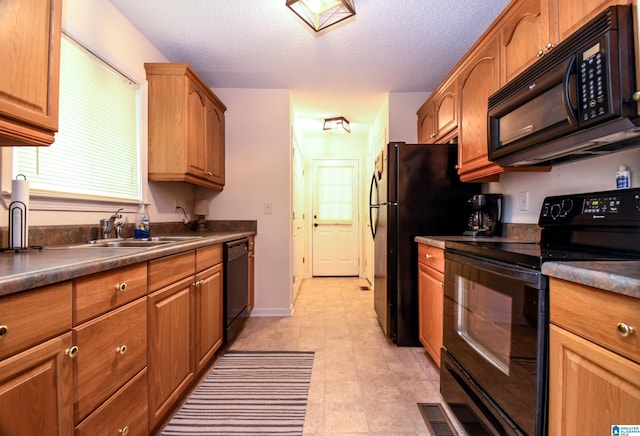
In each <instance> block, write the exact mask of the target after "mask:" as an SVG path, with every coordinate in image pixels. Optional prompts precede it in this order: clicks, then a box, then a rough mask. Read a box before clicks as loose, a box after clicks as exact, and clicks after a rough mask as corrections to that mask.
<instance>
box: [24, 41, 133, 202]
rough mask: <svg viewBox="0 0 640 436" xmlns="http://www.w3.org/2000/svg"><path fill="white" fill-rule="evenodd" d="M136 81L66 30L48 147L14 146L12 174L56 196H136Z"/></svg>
mask: <svg viewBox="0 0 640 436" xmlns="http://www.w3.org/2000/svg"><path fill="white" fill-rule="evenodd" d="M137 98H138V86H137V85H136V84H135V83H132V81H131V80H129V79H128V78H127V77H125V76H123V75H122V74H120V73H119V72H117V71H116V70H114V69H113V68H112V67H110V66H109V65H107V64H106V63H104V62H103V61H102V60H101V59H99V58H98V57H96V56H95V55H93V54H92V53H91V52H89V51H88V50H86V49H85V48H83V47H82V46H80V45H79V44H78V43H76V42H75V41H73V40H72V39H71V38H69V37H68V36H66V35H63V37H62V44H61V55H60V114H59V130H58V133H57V134H56V138H55V142H54V143H53V144H52V145H51V146H49V147H16V148H15V151H14V160H13V162H14V163H13V166H14V168H13V177H14V178H15V177H16V176H17V175H18V174H24V175H25V176H26V178H27V180H29V182H30V187H31V190H32V191H37V192H38V193H43V194H47V195H49V194H51V195H55V196H67V197H69V196H71V197H90V198H96V199H118V200H140V198H141V188H140V175H139V173H140V156H139V154H140V153H139V150H140V147H139V146H138V134H137V126H138V122H137Z"/></svg>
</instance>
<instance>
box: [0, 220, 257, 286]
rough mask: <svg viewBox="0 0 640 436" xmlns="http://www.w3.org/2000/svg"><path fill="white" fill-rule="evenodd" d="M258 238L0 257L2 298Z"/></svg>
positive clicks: (213, 236) (218, 236)
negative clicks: (166, 257)
mask: <svg viewBox="0 0 640 436" xmlns="http://www.w3.org/2000/svg"><path fill="white" fill-rule="evenodd" d="M255 234H256V232H254V231H231V232H211V233H206V234H203V235H202V237H201V238H198V239H190V240H187V241H180V242H173V243H170V244H164V245H159V246H158V245H156V246H153V247H141V248H137V247H136V248H112V247H85V248H58V249H55V248H44V249H43V250H27V251H21V252H19V253H15V252H12V251H11V252H4V253H1V254H0V296H3V295H8V294H13V293H16V292H21V291H25V290H28V289H33V288H37V287H40V286H46V285H50V284H53V283H58V282H62V281H65V280H70V279H74V278H76V277H80V276H84V275H87V274H93V273H96V272H101V271H106V270H109V269H113V268H118V267H122V266H126V265H131V264H134V263H138V262H144V261H147V260H151V259H156V258H158V257H163V256H169V255H171V254H176V253H180V252H183V251H188V250H193V249H196V248H199V247H204V246H207V245H212V244H217V243H222V242H227V241H233V240H235V239H241V238H244V237H247V236H251V235H255Z"/></svg>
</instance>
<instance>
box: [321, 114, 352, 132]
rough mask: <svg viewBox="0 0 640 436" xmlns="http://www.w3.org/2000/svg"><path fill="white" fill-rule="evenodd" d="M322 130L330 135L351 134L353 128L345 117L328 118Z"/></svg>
mask: <svg viewBox="0 0 640 436" xmlns="http://www.w3.org/2000/svg"><path fill="white" fill-rule="evenodd" d="M322 130H326V131H328V132H329V133H351V126H350V125H349V120H347V119H346V118H345V117H337V118H326V119H325V120H324V126H323V127H322Z"/></svg>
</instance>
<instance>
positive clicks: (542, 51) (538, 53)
mask: <svg viewBox="0 0 640 436" xmlns="http://www.w3.org/2000/svg"><path fill="white" fill-rule="evenodd" d="M542 55H544V50H542V49H540V50H538V52H537V53H536V57H542Z"/></svg>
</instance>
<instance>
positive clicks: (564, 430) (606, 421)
mask: <svg viewBox="0 0 640 436" xmlns="http://www.w3.org/2000/svg"><path fill="white" fill-rule="evenodd" d="M638 423H640V365H639V364H638V363H635V362H633V361H631V360H628V359H625V358H623V357H621V356H619V355H618V354H615V353H613V352H611V351H608V350H606V349H604V348H602V347H599V346H597V345H595V344H594V343H592V342H590V341H587V340H585V339H582V338H580V337H579V336H576V335H574V334H572V333H569V332H568V331H566V330H564V329H561V328H559V327H558V326H556V325H553V324H552V325H551V327H550V335H549V434H550V435H570V434H573V435H577V434H579V435H581V436H591V435H593V436H596V435H603V434H604V435H606V434H611V426H612V425H614V424H627V425H628V424H638Z"/></svg>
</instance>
